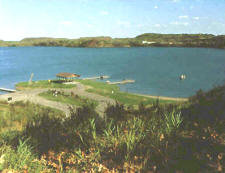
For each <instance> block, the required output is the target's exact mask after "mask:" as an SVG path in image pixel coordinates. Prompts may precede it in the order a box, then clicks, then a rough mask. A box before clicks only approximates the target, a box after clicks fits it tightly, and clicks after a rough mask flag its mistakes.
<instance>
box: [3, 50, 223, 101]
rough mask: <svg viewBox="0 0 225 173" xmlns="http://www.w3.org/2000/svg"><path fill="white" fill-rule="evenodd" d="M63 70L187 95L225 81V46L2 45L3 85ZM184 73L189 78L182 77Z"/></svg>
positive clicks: (146, 90) (137, 89) (136, 88)
mask: <svg viewBox="0 0 225 173" xmlns="http://www.w3.org/2000/svg"><path fill="white" fill-rule="evenodd" d="M59 72H71V73H77V74H80V75H81V77H92V76H99V75H108V76H110V79H109V80H110V81H119V80H123V79H133V80H135V81H136V82H135V83H133V84H126V85H121V86H120V88H121V90H123V91H126V92H134V93H141V94H149V95H155V96H169V97H188V96H191V95H194V94H195V93H196V91H198V90H199V89H203V90H209V89H211V88H213V87H214V86H217V85H221V84H224V82H225V50H223V49H208V48H166V47H151V48H65V47H0V87H6V88H14V85H15V84H16V83H17V82H20V81H28V80H29V78H30V75H31V73H34V77H33V80H46V79H54V78H56V77H55V75H56V74H57V73H59ZM181 74H185V75H186V80H183V81H181V80H180V79H179V77H180V75H181Z"/></svg>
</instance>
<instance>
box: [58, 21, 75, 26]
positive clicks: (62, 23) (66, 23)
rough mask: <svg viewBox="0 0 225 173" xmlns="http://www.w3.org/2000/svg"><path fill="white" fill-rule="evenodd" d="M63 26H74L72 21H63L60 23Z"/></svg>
mask: <svg viewBox="0 0 225 173" xmlns="http://www.w3.org/2000/svg"><path fill="white" fill-rule="evenodd" d="M60 24H61V25H65V26H69V25H72V22H71V21H62V22H60Z"/></svg>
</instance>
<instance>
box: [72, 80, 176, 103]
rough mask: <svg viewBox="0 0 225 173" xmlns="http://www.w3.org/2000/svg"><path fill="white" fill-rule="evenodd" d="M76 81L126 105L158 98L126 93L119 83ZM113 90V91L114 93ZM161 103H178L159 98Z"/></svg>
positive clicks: (94, 91)
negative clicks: (121, 89)
mask: <svg viewBox="0 0 225 173" xmlns="http://www.w3.org/2000/svg"><path fill="white" fill-rule="evenodd" d="M76 81H78V82H80V83H82V84H84V85H88V86H91V87H92V88H90V89H88V90H87V91H88V92H92V93H96V94H99V95H102V96H106V97H110V98H112V99H115V100H117V101H118V102H120V103H123V104H126V105H138V104H139V103H141V102H142V103H143V104H145V105H147V104H152V103H153V102H155V101H156V100H157V99H154V98H148V97H144V96H138V95H135V94H131V93H126V92H122V91H120V88H119V87H118V86H117V85H109V84H106V83H103V82H99V81H95V80H79V79H77V80H76ZM112 91H113V93H112ZM159 102H160V103H176V101H172V100H159Z"/></svg>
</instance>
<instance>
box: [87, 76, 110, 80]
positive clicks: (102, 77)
mask: <svg viewBox="0 0 225 173" xmlns="http://www.w3.org/2000/svg"><path fill="white" fill-rule="evenodd" d="M108 78H109V76H94V77H87V78H83V80H95V79H108Z"/></svg>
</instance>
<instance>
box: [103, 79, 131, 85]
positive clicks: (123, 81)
mask: <svg viewBox="0 0 225 173" xmlns="http://www.w3.org/2000/svg"><path fill="white" fill-rule="evenodd" d="M134 82H135V80H122V81H118V82H110V81H106V83H107V84H109V85H117V84H127V83H134Z"/></svg>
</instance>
